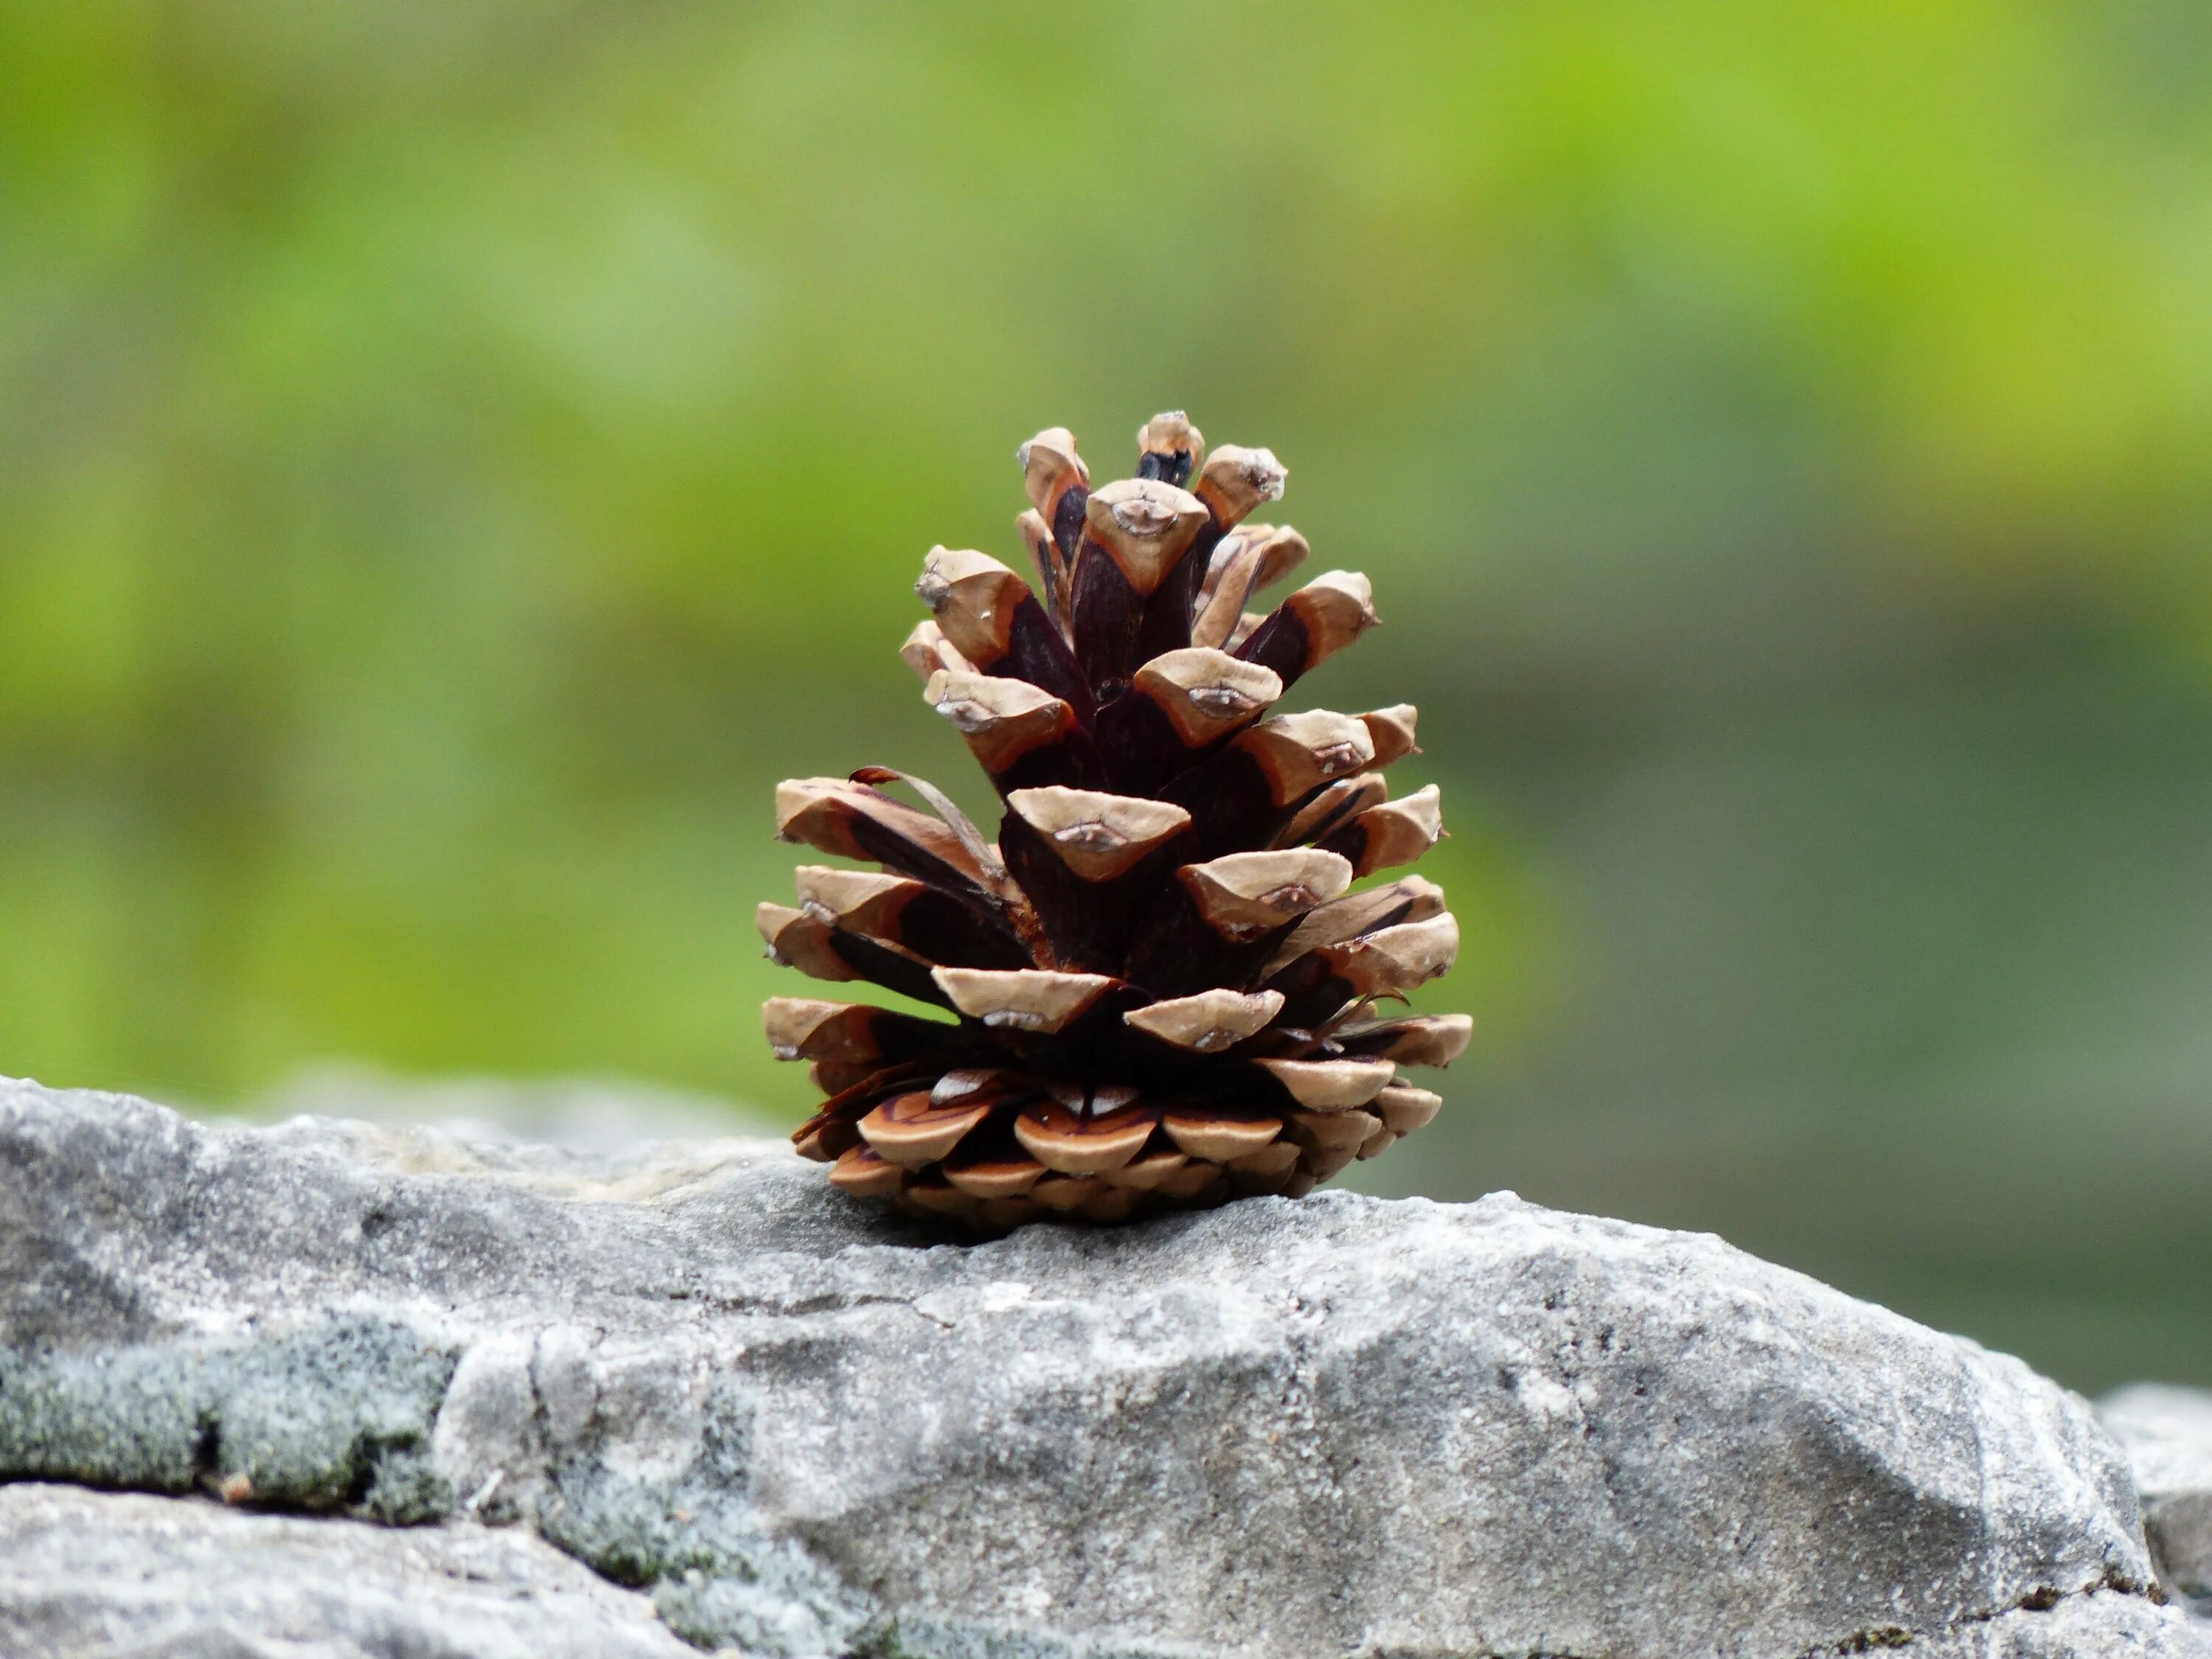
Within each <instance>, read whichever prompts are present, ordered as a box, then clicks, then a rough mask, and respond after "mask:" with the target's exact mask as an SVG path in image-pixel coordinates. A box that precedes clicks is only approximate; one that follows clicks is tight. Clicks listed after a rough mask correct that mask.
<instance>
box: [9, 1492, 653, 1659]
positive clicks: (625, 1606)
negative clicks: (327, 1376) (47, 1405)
mask: <svg viewBox="0 0 2212 1659" xmlns="http://www.w3.org/2000/svg"><path fill="white" fill-rule="evenodd" d="M0 1653H4V1654H7V1655H8V1656H9V1659H63V1656H71V1659H74V1656H77V1655H88V1654H100V1653H113V1654H125V1653H130V1654H144V1655H147V1656H152V1655H156V1654H160V1655H167V1656H192V1659H218V1656H220V1659H233V1656H236V1659H247V1656H254V1659H260V1656H270V1659H274V1656H276V1655H279V1654H281V1655H283V1656H284V1659H383V1656H386V1655H398V1654H404V1655H408V1656H410V1659H449V1656H450V1659H696V1656H695V1650H693V1649H692V1648H690V1646H688V1645H686V1644H684V1643H683V1642H681V1641H678V1639H677V1638H675V1637H674V1636H672V1635H671V1634H670V1633H669V1632H668V1631H667V1630H666V1628H665V1627H664V1626H662V1625H661V1624H660V1623H659V1621H658V1620H656V1619H655V1618H654V1616H653V1604H652V1603H651V1602H650V1601H647V1600H646V1598H645V1597H644V1596H642V1595H637V1594H635V1593H634V1592H632V1591H629V1590H623V1589H617V1587H616V1586H614V1585H612V1584H610V1583H607V1582H606V1581H605V1579H603V1578H601V1577H599V1576H598V1575H597V1574H595V1573H593V1572H592V1571H590V1570H588V1569H587V1568H586V1567H584V1566H582V1565H580V1564H579V1563H577V1562H575V1561H572V1560H570V1559H568V1557H567V1556H565V1555H563V1554H562V1553H561V1552H560V1551H558V1550H556V1549H555V1548H554V1547H552V1546H551V1545H550V1544H547V1543H545V1542H544V1541H542V1540H540V1539H538V1538H534V1537H532V1535H531V1534H528V1533H526V1532H524V1531H522V1530H521V1529H520V1528H505V1529H495V1528H489V1527H483V1526H477V1525H474V1524H471V1523H469V1522H447V1523H446V1524H444V1525H442V1526H435V1527H407V1528H395V1527H381V1526H362V1525H357V1524H356V1523H354V1522H348V1521H326V1520H301V1519H298V1518H296V1517H294V1516H281V1515H256V1514H250V1513H247V1512H245V1511H242V1510H231V1509H225V1508H224V1507H223V1506H222V1504H219V1503H215V1502H211V1501H209V1500H207V1499H196V1498H149V1497H145V1496H143V1495H139V1494H135V1493H127V1492H88V1491H86V1490H85V1489H83V1488H82V1487H78V1486H38V1485H29V1484H26V1485H21V1486H0Z"/></svg>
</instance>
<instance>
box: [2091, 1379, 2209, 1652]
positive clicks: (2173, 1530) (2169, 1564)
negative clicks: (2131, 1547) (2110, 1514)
mask: <svg viewBox="0 0 2212 1659" xmlns="http://www.w3.org/2000/svg"><path fill="white" fill-rule="evenodd" d="M2098 1409H2099V1411H2100V1413H2102V1414H2103V1416H2104V1419H2105V1422H2106V1425H2107V1426H2109V1427H2110V1428H2111V1429H2112V1432H2113V1433H2114V1434H2115V1435H2117V1436H2118V1438H2119V1441H2120V1443H2121V1445H2122V1446H2124V1448H2125V1449H2126V1450H2127V1454H2128V1458H2129V1461H2130V1462H2131V1463H2132V1464H2133V1465H2134V1467H2135V1475H2136V1489H2137V1490H2138V1491H2139V1492H2141V1493H2142V1504H2143V1517H2144V1521H2145V1523H2146V1526H2147V1529H2148V1532H2149V1534H2150V1547H2151V1555H2152V1558H2153V1559H2154V1560H2155V1561H2156V1563H2157V1565H2158V1571H2159V1577H2160V1581H2161V1582H2162V1583H2164V1584H2165V1585H2166V1589H2169V1590H2170V1591H2172V1592H2173V1593H2174V1594H2176V1595H2181V1596H2185V1597H2187V1598H2189V1600H2190V1601H2191V1602H2193V1603H2194V1605H2195V1607H2196V1610H2197V1613H2199V1614H2200V1615H2201V1616H2203V1617H2204V1618H2206V1619H2212V1394H2203V1393H2200V1392H2198V1391H2197V1390H2196V1389H2168V1388H2159V1387H2154V1386H2152V1385H2148V1384H2143V1385H2139V1386H2137V1387H2135V1388H2131V1389H2120V1390H2119V1391H2118V1393H2116V1394H2112V1395H2107V1396H2106V1398H2105V1400H2104V1401H2102V1402H2101V1403H2100V1406H2099V1407H2098Z"/></svg>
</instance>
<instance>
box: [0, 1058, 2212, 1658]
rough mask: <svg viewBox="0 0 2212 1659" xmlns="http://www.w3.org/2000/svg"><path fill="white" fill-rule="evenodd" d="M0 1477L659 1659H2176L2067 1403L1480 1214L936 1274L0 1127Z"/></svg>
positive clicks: (2138, 1539)
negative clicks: (571, 1628)
mask: <svg viewBox="0 0 2212 1659" xmlns="http://www.w3.org/2000/svg"><path fill="white" fill-rule="evenodd" d="M0 1285H6V1286H7V1287H8V1290H7V1291H6V1297H5V1300H4V1302H0V1477H4V1476H15V1477H17V1478H32V1479H39V1480H97V1481H99V1482H101V1483H104V1484H106V1485H111V1486H136V1487H142V1488H145V1489H148V1490H154V1491H161V1492H190V1491H193V1490H196V1489H202V1488H210V1487H212V1488H216V1489H221V1490H223V1491H225V1492H228V1493H229V1494H230V1495H231V1496H233V1497H234V1498H239V1499H241V1500H246V1501H252V1502H261V1503H271V1504H279V1505H283V1506H285V1507H292V1508H303V1509H304V1508H325V1509H327V1510H331V1511H334V1512H342V1513H344V1514H347V1515H350V1516H356V1517H369V1518H372V1519H375V1518H381V1519H383V1520H405V1519H426V1518H431V1517H439V1516H448V1515H456V1514H458V1515H460V1516H468V1517H471V1518H473V1519H474V1520H476V1521H477V1522H491V1523H495V1524H500V1525H507V1524H513V1525H517V1526H519V1527H522V1528H529V1529H531V1530H533V1531H535V1532H536V1533H538V1534H540V1535H542V1536H543V1538H544V1539H545V1540H546V1541H550V1543H551V1544H553V1545H554V1546H556V1547H558V1548H559V1549H560V1550H562V1551H563V1552H566V1553H568V1555H570V1556H573V1557H574V1558H575V1559H578V1560H580V1561H582V1562H584V1563H586V1564H588V1565H590V1566H592V1567H593V1568H596V1569H597V1570H598V1571H599V1572H600V1573H602V1574H604V1575H605V1576H607V1577H611V1578H612V1579H614V1580H616V1581H617V1582H618V1583H623V1584H625V1585H634V1586H636V1587H638V1588H639V1589H641V1591H642V1592H643V1593H644V1595H646V1596H647V1597H649V1598H650V1600H651V1601H652V1603H653V1606H654V1607H656V1608H657V1609H658V1611H659V1614H660V1617H661V1619H662V1620H663V1621H664V1624H665V1626H666V1627H667V1628H669V1629H671V1630H673V1631H675V1632H678V1633H679V1634H681V1635H683V1636H684V1637H686V1638H688V1639H690V1640H691V1641H693V1642H695V1643H698V1644H706V1645H712V1644H727V1645H732V1646H741V1647H742V1648H744V1650H746V1651H749V1652H758V1653H764V1654H787V1655H805V1654H825V1655H826V1654H840V1653H848V1652H854V1653H872V1654H881V1655H890V1654H903V1655H925V1654H943V1655H977V1656H981V1655H992V1656H1004V1659H1017V1656H1029V1655H1048V1654H1066V1655H1091V1656H1097V1659H1104V1656H1108V1655H1129V1656H1134V1655H1143V1654H1159V1655H1168V1654H1197V1653H1205V1654H1224V1655H1227V1654H1236V1655H1253V1656H1258V1655H1304V1654H1314V1655H1334V1654H1347V1655H1349V1654H1368V1655H1385V1654H1390V1655H1407V1656H1410V1655H1416V1654H1419V1655H1444V1654H1469V1655H1506V1654H1511V1655H1515V1656H1522V1655H1535V1654H1541V1655H1546V1656H1598V1655H1605V1656H1609V1659H1632V1656H1655V1659H1656V1656H1664V1659H1680V1656H1685V1655H1694V1654H1712V1655H1728V1656H1743V1659H1762V1656H1775V1659H1785V1656H1809V1655H1814V1654H1820V1653H1826V1652H1838V1653H1840V1652H1852V1651H1863V1650H1869V1649H1870V1648H1875V1647H1889V1648H1898V1647H1902V1648H1905V1650H1907V1651H1911V1652H1916V1653H1919V1654H1922V1655H1942V1656H1945V1659H1948V1656H1952V1655H1954V1654H1955V1655H1960V1656H1964V1655H1968V1654H1972V1655H1976V1656H1997V1655H2018V1656H2021V1659H2027V1656H2037V1659H2041V1656H2045V1655H2049V1656H2057V1655H2062V1654H2074V1653H2081V1654H2102V1653H2130V1652H2136V1653H2143V1654H2156V1655H2161V1656H2183V1655H2191V1656H2203V1654H2204V1653H2206V1651H2207V1649H2206V1648H2205V1646H2204V1645H2203V1643H2202V1641H2201V1640H2200V1638H2197V1637H2196V1636H2194V1635H2192V1634H2191V1632H2190V1631H2189V1629H2188V1628H2187V1627H2186V1626H2185V1624H2184V1623H2183V1621H2182V1620H2180V1618H2179V1615H2178V1614H2176V1613H2172V1612H2171V1611H2169V1610H2164V1609H2160V1608H2157V1607H2154V1606H2153V1605H2152V1604H2151V1603H2150V1601H2148V1600H2147V1599H2145V1596H2144V1595H2143V1594H2142V1591H2143V1589H2144V1587H2145V1586H2146V1585H2147V1584H2148V1580H2149V1576H2150V1565H2149V1561H2148V1557H2147V1554H2146V1553H2145V1550H2144V1547H2143V1543H2142V1534H2141V1526H2140V1520H2139V1516H2138V1514H2137V1511H2136V1500H2135V1496H2134V1492H2133V1488H2132V1486H2131V1484H2130V1480H2129V1477H2128V1474H2127V1472H2126V1468H2125V1466H2124V1461H2123V1459H2122V1457H2121V1455H2120V1454H2119V1451H2118V1448H2117V1447H2116V1446H2115V1445H2114V1444H2113V1443H2112V1441H2111V1440H2110V1439H2109V1438H2108V1437H2106V1435H2105V1433H2104V1432H2103V1431H2101V1429H2100V1427H2099V1426H2098V1425H2097V1423H2096V1421H2095V1419H2094V1418H2093V1415H2092V1413H2090V1412H2089V1410H2088V1409H2087V1407H2086V1406H2084V1405H2083V1404H2082V1403H2081V1401H2077V1400H2075V1399H2074V1398H2072V1397H2071V1396H2069V1395H2065V1394H2064V1393H2063V1392H2062V1391H2061V1390H2059V1389H2056V1388H2055V1387H2053V1386H2052V1385H2051V1384H2049V1383H2045V1382H2044V1381H2043V1380H2041V1379H2039V1378H2038V1377H2036V1376H2033V1374H2032V1373H2030V1372H2029V1371H2027V1370H2026V1369H2025V1368H2024V1367H2022V1366H2021V1365H2020V1364H2018V1363H2017V1362H2015V1361H2014V1360H2011V1359H2008V1358H2002V1357H2001V1356H1996V1355H1991V1354H1989V1353H1986V1352H1983V1351H1982V1350H1980V1349H1978V1348H1976V1347H1974V1346H1972V1345H1971V1344H1968V1343H1965V1342H1961V1341H1959V1340H1954V1339H1952V1338H1948V1337H1944V1336H1940V1335H1937V1334H1935V1333H1933V1332H1930V1331H1928V1330H1925V1329H1923V1328H1920V1327H1918V1326H1916V1325H1914V1324H1912V1323H1911V1322H1908V1321H1906V1320H1904V1319H1902V1318H1899V1317H1898V1316H1894V1315H1892V1314H1889V1313H1886V1312H1884V1311H1882V1310H1879V1309H1875V1308H1871V1307H1869V1306H1867V1305H1865V1304H1861V1303H1857V1302H1854V1301H1852V1300H1850V1298H1848V1297H1844V1296H1841V1295H1839V1294H1838V1293H1837V1292H1835V1291H1830V1290H1827V1289H1826V1288H1824V1287H1822V1286H1820V1285H1816V1284H1814V1283H1813V1282H1812V1281H1810V1280H1808V1279H1804V1278H1802V1277H1801V1276H1799V1275H1797V1274H1794V1273H1788V1272H1785V1271H1784V1270H1782V1269H1780V1268H1777V1267H1771V1266H1769V1265H1767V1264H1765V1263H1763V1262H1760V1261H1756V1260H1754V1259H1753V1258H1750V1257H1747V1256H1745V1255H1742V1254H1741V1253H1740V1252H1737V1251H1735V1250H1732V1249H1729V1248H1728V1247H1727V1246H1725V1245H1723V1243H1720V1242H1719V1241H1717V1240H1716V1239H1712V1238H1710V1237H1698V1236H1687V1235H1681V1234H1669V1233H1662V1232H1657V1231H1651V1230H1649V1229H1644V1228H1639V1227H1633V1226H1629V1225H1623V1224H1619V1223H1613V1222H1607V1221H1597V1220H1591V1219H1588V1218H1579V1217H1574V1216H1566V1215H1560V1214H1556V1213H1553V1212H1547V1211H1544V1210H1541V1209H1538V1208H1535V1207H1534V1206H1528V1205H1525V1204H1522V1203H1521V1202H1520V1201H1518V1200H1515V1199H1513V1198H1512V1197H1510V1195H1504V1194H1501V1195H1495V1196H1493V1197H1492V1198H1490V1199H1486V1200H1483V1201H1482V1202H1480V1203H1479V1204H1474V1205H1468V1206H1436V1205H1431V1204H1425V1203H1421V1202H1417V1201H1409V1202H1400V1203H1385V1202H1382V1201H1379V1200H1370V1199H1364V1198H1359V1197H1356V1196H1353V1195H1350V1194H1333V1195H1325V1196H1322V1197H1318V1198H1316V1199H1311V1200H1305V1201H1303V1202H1298V1203H1291V1202H1286V1201H1285V1200H1275V1199H1267V1200H1255V1201H1252V1202H1249V1203H1244V1204H1239V1205H1237V1206H1231V1208H1229V1209H1226V1210H1223V1211H1218V1212H1211V1213H1207V1214H1204V1215H1196V1216H1188V1217H1181V1218H1172V1219H1168V1220H1164V1221H1161V1222H1157V1223H1153V1224H1151V1225H1146V1226H1143V1227H1139V1228H1135V1229H1129V1230H1125V1231H1112V1232H1090V1231H1076V1230H1072V1229H1064V1228H1060V1227H1042V1228H1035V1229H1030V1230H1028V1231H1024V1233H1022V1234H1020V1235H1018V1236H1017V1237H1013V1238H1011V1239H1007V1240H1003V1241H1000V1242H997V1243H989V1244H984V1245H969V1244H955V1243H943V1242H939V1241H938V1240H937V1239H935V1238H934V1237H933V1236H932V1235H930V1234H928V1233H927V1232H925V1231H921V1230H920V1229H919V1228H918V1227H917V1226H916V1225H915V1224H911V1223H906V1222H902V1221H899V1220H897V1219H896V1218H890V1217H886V1216H884V1215H879V1214H878V1213H875V1212H872V1211H871V1210H868V1209H865V1208H863V1207H861V1206H856V1205H850V1204H848V1203H846V1202H845V1201H844V1200H842V1199H840V1198H839V1197H838V1196H837V1195H836V1194H833V1193H831V1192H829V1191H828V1190H827V1189H826V1188H825V1187H824V1186H823V1182H822V1179H821V1173H820V1171H819V1170H818V1169H817V1168H815V1167H813V1166H811V1165H806V1164H800V1163H799V1162H798V1161H797V1160H796V1159H794V1158H792V1157H790V1155H789V1154H788V1153H787V1152H786V1151H785V1150H783V1149H781V1148H780V1147H776V1146H772V1145H763V1144H762V1143H757V1142H720V1143H691V1144H684V1145H676V1146H660V1147H642V1148H640V1149H637V1150H635V1152H629V1153H627V1154H623V1155H599V1154H582V1153H577V1152H556V1151H553V1150H550V1149H544V1148H530V1147H520V1146H471V1145H470V1144H466V1143H464V1142H462V1141H459V1140H457V1139H452V1138H449V1137H446V1136H442V1135H440V1134H437V1133H431V1132H428V1131H414V1132H400V1131H394V1130H391V1129H388V1128H374V1127H367V1126H362V1125H358V1124H353V1125H348V1124H337V1123H331V1122H327V1121H297V1122H294V1123H291V1124H288V1125H285V1126H283V1127H278V1128H276V1129H273V1130H263V1131H251V1130H238V1129H210V1128H205V1127H197V1126H194V1125H191V1124H189V1123H186V1122H185V1121H182V1120H180V1119H179V1118H177V1117H175V1116H173V1115H170V1114H167V1113H166V1112H163V1111H161V1110H160V1109H157V1108H153V1107H149V1106H147V1105H145V1104H143V1103H139V1102H135V1101H130V1100H126V1099H121V1098H118V1097H106V1096H97V1095H86V1094H74V1095H61V1094H50V1093H47V1092H46V1091H41V1090H39V1089H36V1088H34V1087H33V1086H31V1085H0ZM179 1507H185V1506H184V1505H180V1506H179ZM189 1507H191V1508H192V1509H193V1510H195V1511H196V1512H203V1513H219V1511H213V1510H211V1506H209V1505H206V1504H197V1503H196V1504H191V1505H190V1506H189ZM326 1524H331V1525H333V1526H339V1527H345V1528H354V1527H358V1528H360V1530H362V1531H363V1532H368V1530H369V1528H368V1527H367V1526H366V1525H365V1524H362V1522H359V1521H355V1522H332V1523H326ZM373 1535H376V1536H385V1535H386V1534H381V1533H379V1534H373ZM392 1535H396V1536H399V1537H404V1538H426V1539H436V1538H440V1537H444V1536H459V1535H461V1534H447V1533H446V1532H445V1531H444V1529H443V1528H441V1529H439V1530H436V1531H419V1532H410V1533H403V1534H392ZM466 1535H467V1536H469V1537H473V1538H481V1537H482V1536H483V1534H482V1533H481V1532H477V1531H475V1530H473V1529H470V1530H468V1531H467V1533H466ZM365 1650H367V1651H382V1650H380V1649H374V1648H370V1649H365ZM391 1651H393V1652H402V1651H404V1652H412V1651H415V1650H413V1649H406V1648H398V1647H395V1648H392V1649H391ZM426 1651H435V1650H426Z"/></svg>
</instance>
